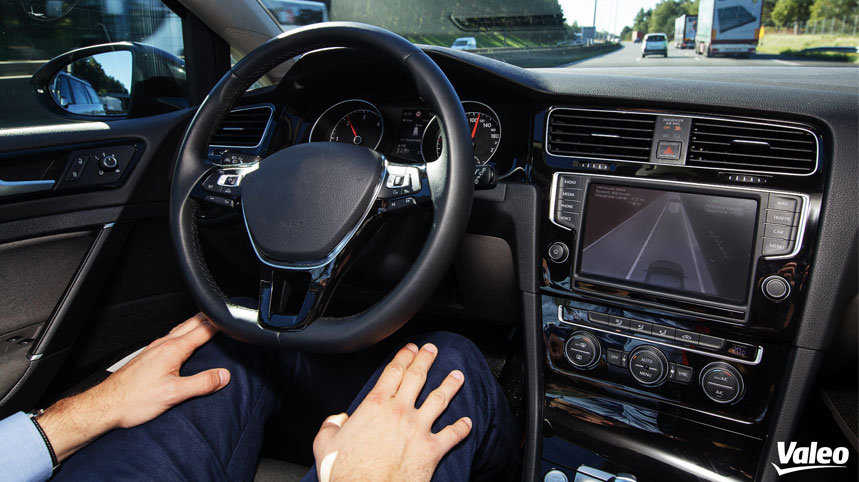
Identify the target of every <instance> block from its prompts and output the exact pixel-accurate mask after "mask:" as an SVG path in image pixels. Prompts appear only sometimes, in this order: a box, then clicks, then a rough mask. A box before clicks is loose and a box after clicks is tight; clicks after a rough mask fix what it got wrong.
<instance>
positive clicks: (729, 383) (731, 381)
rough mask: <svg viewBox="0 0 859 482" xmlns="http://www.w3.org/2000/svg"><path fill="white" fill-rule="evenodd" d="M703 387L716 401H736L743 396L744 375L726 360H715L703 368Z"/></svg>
mask: <svg viewBox="0 0 859 482" xmlns="http://www.w3.org/2000/svg"><path fill="white" fill-rule="evenodd" d="M700 381H701V388H702V389H704V394H705V395H707V397H709V398H710V400H712V401H714V402H716V403H734V402H736V401H737V400H739V399H740V398H742V396H743V392H744V390H745V386H744V384H743V376H742V375H740V372H738V371H737V369H736V368H734V367H732V366H731V365H728V364H727V363H724V362H713V363H711V364H709V365H707V366H705V367H704V369H703V370H701V377H700Z"/></svg>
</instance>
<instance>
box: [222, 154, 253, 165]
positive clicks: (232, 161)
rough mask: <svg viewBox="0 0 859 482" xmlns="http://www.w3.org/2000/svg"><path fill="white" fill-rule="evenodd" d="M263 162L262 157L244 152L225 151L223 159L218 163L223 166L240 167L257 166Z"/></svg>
mask: <svg viewBox="0 0 859 482" xmlns="http://www.w3.org/2000/svg"><path fill="white" fill-rule="evenodd" d="M261 160H262V157H259V156H254V155H252V154H245V153H244V152H234V151H225V152H223V153H221V159H220V161H219V162H218V163H217V164H219V165H222V166H238V165H242V164H256V163H258V162H259V161H261Z"/></svg>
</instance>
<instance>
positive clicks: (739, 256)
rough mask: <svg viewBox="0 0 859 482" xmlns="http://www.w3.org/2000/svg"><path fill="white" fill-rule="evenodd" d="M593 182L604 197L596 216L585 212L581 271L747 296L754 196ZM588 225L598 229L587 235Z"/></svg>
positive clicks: (660, 284)
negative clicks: (718, 195)
mask: <svg viewBox="0 0 859 482" xmlns="http://www.w3.org/2000/svg"><path fill="white" fill-rule="evenodd" d="M596 189H597V191H596V192H595V196H596V197H595V198H594V199H598V200H600V201H601V204H600V206H601V209H602V210H601V211H600V212H599V215H598V216H596V217H594V219H590V218H586V219H587V221H586V226H585V233H584V240H583V242H584V243H585V245H584V247H583V250H582V258H581V271H582V273H589V274H593V275H597V276H604V277H608V278H613V279H617V280H629V281H633V282H638V283H643V284H645V285H651V286H653V285H655V286H661V287H665V288H670V289H673V290H679V291H689V292H694V293H705V294H708V295H713V296H719V297H724V298H728V299H735V300H738V299H742V298H743V297H744V296H745V289H746V287H745V284H744V283H742V282H740V280H742V279H744V277H745V273H746V271H747V269H748V261H749V251H750V248H749V247H750V246H751V245H752V243H753V239H752V233H753V231H754V226H753V224H754V222H755V214H756V212H755V211H756V210H757V205H756V203H754V202H749V201H748V200H742V199H729V198H714V197H710V196H702V195H699V194H688V193H677V192H660V191H651V190H644V189H631V188H618V187H605V186H597V187H596ZM630 207H632V208H634V209H633V210H630V209H629V208H630ZM595 213H596V211H595V212H594V214H595ZM591 231H593V232H595V233H597V234H595V235H588V233H589V232H591ZM595 236H598V237H597V238H596V239H593V238H594V237H595Z"/></svg>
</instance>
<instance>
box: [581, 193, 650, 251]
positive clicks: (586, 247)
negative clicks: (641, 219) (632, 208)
mask: <svg viewBox="0 0 859 482" xmlns="http://www.w3.org/2000/svg"><path fill="white" fill-rule="evenodd" d="M650 206H653V203H650V204H648V205H647V206H645V207H644V209H641V210H639V211H638V212H637V213H635V214H633V215H632V216H630V217H628V218H626V220H625V221H624V222H622V223H620V224H618V225H617V226H615V227H613V228H612V229H611V231H609V232H607V233H605V234H603V235H602V236H600V237H599V239H597V240H596V241H594V242H593V243H591V244H589V245H587V246H585V248H584V249H583V250H582V253H584V252H585V251H587V250H589V249H591V248H592V247H594V245H595V244H597V243H599V242H600V241H602V240H603V239H605V238H606V237H607V236H609V235H610V234H611V233H613V232H615V231H617V230H618V229H620V228H621V227H622V226H623V225H624V224H626V223H628V222H630V221H632V220H633V218H635V217H636V216H638V215H639V214H641V213H643V212H644V211H647V210H649V209H650Z"/></svg>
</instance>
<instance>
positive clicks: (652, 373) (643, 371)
mask: <svg viewBox="0 0 859 482" xmlns="http://www.w3.org/2000/svg"><path fill="white" fill-rule="evenodd" d="M629 373H631V374H632V378H635V381H637V382H638V383H640V384H642V385H644V386H647V387H652V386H654V385H659V384H660V383H662V382H664V381H665V378H667V377H668V359H667V358H665V354H663V353H662V352H661V351H660V350H659V348H656V347H654V346H650V345H643V346H640V347H638V348H636V349H635V350H632V353H630V354H629Z"/></svg>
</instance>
